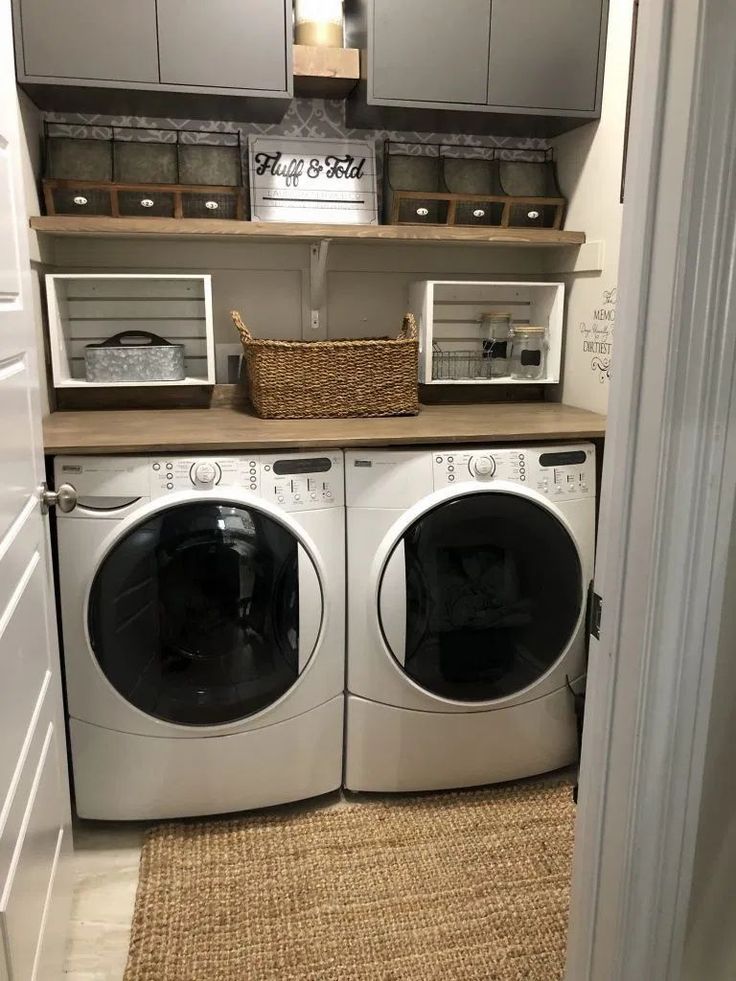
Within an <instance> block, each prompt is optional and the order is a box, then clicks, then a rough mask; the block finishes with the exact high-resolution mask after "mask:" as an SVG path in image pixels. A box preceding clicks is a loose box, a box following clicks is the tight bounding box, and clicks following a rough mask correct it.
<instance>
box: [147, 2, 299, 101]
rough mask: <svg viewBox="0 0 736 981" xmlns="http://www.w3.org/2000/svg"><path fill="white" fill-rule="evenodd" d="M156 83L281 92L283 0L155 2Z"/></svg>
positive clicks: (283, 74)
mask: <svg viewBox="0 0 736 981" xmlns="http://www.w3.org/2000/svg"><path fill="white" fill-rule="evenodd" d="M158 30H159V53H160V58H161V81H162V82H164V83H169V84H172V85H190V86H191V85H203V86H209V87H219V88H235V89H260V90H270V91H274V92H285V91H286V90H287V88H288V85H287V77H286V66H287V60H286V50H287V38H286V30H287V18H286V6H285V4H284V2H283V0H208V2H207V3H203V2H202V0H158Z"/></svg>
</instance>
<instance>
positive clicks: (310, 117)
mask: <svg viewBox="0 0 736 981" xmlns="http://www.w3.org/2000/svg"><path fill="white" fill-rule="evenodd" d="M44 119H45V120H46V122H48V123H53V124H54V126H53V127H52V128H51V130H52V132H53V133H54V134H55V135H58V136H62V135H65V136H78V137H82V136H97V137H101V138H103V139H104V138H105V137H109V136H110V130H109V127H110V126H118V127H126V126H132V127H141V128H145V129H150V130H159V132H160V130H162V129H163V130H172V129H173V130H183V129H185V130H191V131H196V132H197V133H201V134H202V139H203V140H207V141H210V142H212V141H214V142H216V141H217V137H216V134H218V133H225V132H233V131H239V132H240V134H241V139H242V142H243V151H244V155H245V157H246V159H245V160H244V161H243V163H244V172H246V173H247V139H246V137H247V136H248V135H250V134H251V133H253V134H261V135H269V136H292V137H294V136H296V137H302V138H304V139H310V138H311V139H316V138H322V139H345V138H348V139H357V140H366V139H368V140H374V141H375V143H376V155H377V166H378V173H379V176H380V174H381V171H382V155H383V143H384V140H387V139H388V140H397V141H399V142H400V141H404V140H406V141H409V142H412V143H423V144H433V143H434V144H436V143H442V144H444V145H447V146H463V147H466V148H467V147H475V148H477V150H476V152H477V154H478V155H479V156H483V155H484V153H483V148H494V149H495V150H496V151H499V150H500V151H501V156H502V157H503V158H505V159H508V160H529V159H531V160H538V159H539V153H540V151H542V152H544V151H545V150H547V149H548V148H549V143H548V141H547V140H544V139H539V138H536V137H529V138H526V139H523V138H522V139H519V138H518V137H511V136H471V135H462V134H446V133H445V134H442V135H439V134H437V133H408V132H396V131H393V130H361V129H351V128H350V127H349V126H348V125H347V123H346V121H345V102H344V101H332V100H325V99H294V100H293V101H292V102H291V103H290V104H289V108H288V110H287V112H286V115H285V116H284V118H283V120H282V121H281V122H280V123H275V124H274V123H266V124H263V123H233V122H222V121H218V120H200V119H160V118H151V117H148V116H101V115H96V114H86V113H85V114H82V113H57V112H47V113H44ZM152 135H153V134H152ZM133 136H134V138H136V139H140V138H141V135H139V134H133ZM143 138H145V137H143ZM155 138H156V139H162V138H165V135H164V134H163V133H162V134H161V135H159V133H157V134H156V136H155ZM173 138H174V135H173V134H171V139H173ZM188 139H191V140H192V142H196V139H197V137H196V136H194V137H190V136H188ZM408 152H412V153H421V152H422V148H421V147H412V148H409V149H408ZM474 155H475V154H474Z"/></svg>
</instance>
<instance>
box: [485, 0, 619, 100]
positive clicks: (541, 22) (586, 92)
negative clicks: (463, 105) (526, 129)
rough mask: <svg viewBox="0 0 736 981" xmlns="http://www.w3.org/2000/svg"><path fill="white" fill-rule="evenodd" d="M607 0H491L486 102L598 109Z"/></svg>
mask: <svg viewBox="0 0 736 981" xmlns="http://www.w3.org/2000/svg"><path fill="white" fill-rule="evenodd" d="M602 15H603V0H493V6H492V14H491V67H490V73H489V86H488V102H489V103H490V104H491V105H497V106H518V107H522V108H525V109H545V110H549V109H553V110H556V111H558V112H559V111H563V112H565V111H579V112H585V111H587V112H592V111H593V110H595V108H596V93H597V84H596V83H597V79H598V61H599V42H600V37H601V26H602Z"/></svg>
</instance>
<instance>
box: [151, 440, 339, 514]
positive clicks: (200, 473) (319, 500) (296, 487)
mask: <svg viewBox="0 0 736 981" xmlns="http://www.w3.org/2000/svg"><path fill="white" fill-rule="evenodd" d="M149 473H150V481H151V483H150V488H151V497H161V496H162V495H164V494H168V493H174V492H175V491H183V490H202V491H207V490H214V489H215V488H222V487H239V488H241V489H243V490H248V491H251V492H252V493H254V494H257V495H258V496H259V497H261V498H263V499H265V500H267V501H270V502H271V504H274V505H276V506H277V507H281V508H283V509H284V510H285V511H309V510H313V509H315V508H325V507H340V506H341V505H342V504H343V501H344V478H343V458H342V453H336V452H335V451H326V452H324V453H320V452H319V451H317V452H315V453H284V454H278V455H277V454H269V455H267V456H266V455H262V454H260V455H259V454H252V455H248V456H237V457H236V456H223V457H220V456H216V455H213V454H206V455H202V456H196V457H195V456H191V457H190V456H186V457H184V456H177V455H173V454H172V455H168V456H157V457H152V458H151V460H150V467H149Z"/></svg>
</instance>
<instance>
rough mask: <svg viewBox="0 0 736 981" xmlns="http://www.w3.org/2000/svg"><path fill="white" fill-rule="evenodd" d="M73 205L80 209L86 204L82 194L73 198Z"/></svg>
mask: <svg viewBox="0 0 736 981" xmlns="http://www.w3.org/2000/svg"><path fill="white" fill-rule="evenodd" d="M74 203H75V204H78V205H79V206H80V207H81V206H82V205H85V204H86V203H87V198H86V197H85V196H84V195H83V194H77V196H76V197H75V198H74Z"/></svg>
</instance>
